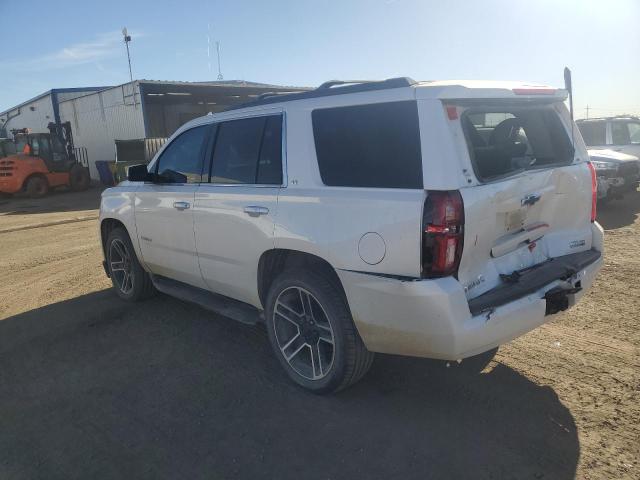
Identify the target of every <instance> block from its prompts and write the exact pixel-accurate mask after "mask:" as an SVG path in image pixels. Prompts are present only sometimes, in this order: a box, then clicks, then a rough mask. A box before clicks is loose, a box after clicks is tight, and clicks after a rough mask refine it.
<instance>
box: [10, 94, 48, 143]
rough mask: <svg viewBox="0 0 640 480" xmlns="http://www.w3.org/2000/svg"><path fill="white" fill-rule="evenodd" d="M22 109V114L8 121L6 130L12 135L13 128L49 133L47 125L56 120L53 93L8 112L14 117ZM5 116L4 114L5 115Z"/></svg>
mask: <svg viewBox="0 0 640 480" xmlns="http://www.w3.org/2000/svg"><path fill="white" fill-rule="evenodd" d="M18 110H19V111H20V114H19V115H18V116H16V117H14V118H11V119H10V120H8V121H7V124H6V131H7V134H8V135H10V132H11V129H12V128H30V129H31V130H32V131H33V132H34V133H47V132H48V131H49V130H48V129H47V125H48V124H49V122H54V121H55V119H54V115H53V103H52V101H51V95H45V96H44V97H42V98H38V99H37V100H34V101H33V102H30V103H27V104H26V105H22V106H21V107H20V108H19V109H17V108H16V109H15V110H12V111H10V112H8V116H9V117H13V115H15V114H16V113H18ZM3 117H4V115H3Z"/></svg>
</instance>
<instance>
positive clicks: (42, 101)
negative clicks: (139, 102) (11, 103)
mask: <svg viewBox="0 0 640 480" xmlns="http://www.w3.org/2000/svg"><path fill="white" fill-rule="evenodd" d="M105 88H108V87H79V88H53V89H51V90H49V91H47V92H44V93H41V94H40V95H38V96H36V97H33V98H32V99H30V100H27V101H26V102H22V103H21V104H19V105H16V106H15V107H11V108H9V109H7V110H5V111H3V112H0V137H8V136H10V133H11V129H13V128H30V129H31V130H33V131H34V132H37V133H46V132H48V130H47V125H48V124H49V122H59V121H60V108H59V107H60V102H64V101H65V100H70V99H72V98H76V97H80V96H82V95H86V94H88V93H93V92H96V91H98V90H104V89H105Z"/></svg>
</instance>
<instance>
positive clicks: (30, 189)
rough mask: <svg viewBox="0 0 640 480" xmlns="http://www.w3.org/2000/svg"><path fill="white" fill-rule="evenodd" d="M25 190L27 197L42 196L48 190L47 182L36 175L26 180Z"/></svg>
mask: <svg viewBox="0 0 640 480" xmlns="http://www.w3.org/2000/svg"><path fill="white" fill-rule="evenodd" d="M25 191H26V192H27V195H28V196H29V198H42V197H44V196H45V195H46V194H47V193H48V192H49V184H48V183H47V179H46V178H44V177H42V176H40V175H36V176H33V177H31V178H29V179H28V180H27V183H26V184H25Z"/></svg>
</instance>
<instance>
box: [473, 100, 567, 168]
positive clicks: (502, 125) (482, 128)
mask: <svg viewBox="0 0 640 480" xmlns="http://www.w3.org/2000/svg"><path fill="white" fill-rule="evenodd" d="M461 122H462V128H463V130H464V132H465V137H466V140H467V146H468V148H469V154H470V156H471V159H472V161H473V164H474V168H475V171H476V175H477V176H478V178H479V179H480V180H491V179H494V178H498V177H503V176H507V175H511V174H515V173H517V172H520V171H523V170H530V169H535V168H540V167H547V166H555V165H566V164H569V163H571V162H572V160H573V148H572V145H571V140H570V139H569V136H568V135H567V132H566V130H565V128H564V126H563V124H562V122H561V121H560V118H559V117H558V114H557V113H556V112H555V111H554V110H553V109H552V108H544V107H538V108H536V107H515V106H514V107H509V108H504V107H500V108H491V107H487V108H472V109H469V110H467V111H465V113H464V114H463V115H462V118H461Z"/></svg>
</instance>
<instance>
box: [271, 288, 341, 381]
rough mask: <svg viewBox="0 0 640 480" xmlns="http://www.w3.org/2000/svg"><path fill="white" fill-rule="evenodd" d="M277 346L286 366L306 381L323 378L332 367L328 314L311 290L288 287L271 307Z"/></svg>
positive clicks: (333, 341)
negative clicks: (272, 307)
mask: <svg viewBox="0 0 640 480" xmlns="http://www.w3.org/2000/svg"><path fill="white" fill-rule="evenodd" d="M272 321H273V326H274V331H275V338H276V342H277V344H278V348H279V349H280V352H281V353H282V356H283V358H284V359H285V361H286V362H287V363H288V364H289V366H290V367H291V368H292V369H293V370H294V371H295V372H296V373H297V374H298V375H300V376H302V377H304V378H306V379H308V380H320V379H322V378H324V377H325V376H326V375H327V374H328V373H329V372H330V371H331V367H332V366H333V360H334V356H335V337H334V333H333V328H332V327H331V322H330V321H329V317H328V316H327V313H326V312H325V310H324V308H323V307H322V305H321V304H320V302H319V301H318V299H317V298H316V297H315V296H313V294H312V293H311V292H309V291H308V290H305V289H304V288H301V287H289V288H286V289H284V290H283V291H282V292H280V294H279V295H278V298H277V299H276V302H275V306H274V309H273V318H272Z"/></svg>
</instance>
